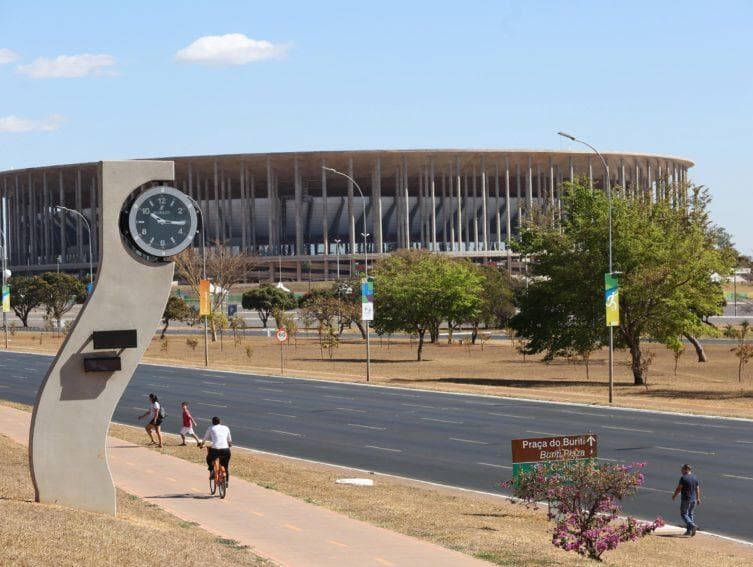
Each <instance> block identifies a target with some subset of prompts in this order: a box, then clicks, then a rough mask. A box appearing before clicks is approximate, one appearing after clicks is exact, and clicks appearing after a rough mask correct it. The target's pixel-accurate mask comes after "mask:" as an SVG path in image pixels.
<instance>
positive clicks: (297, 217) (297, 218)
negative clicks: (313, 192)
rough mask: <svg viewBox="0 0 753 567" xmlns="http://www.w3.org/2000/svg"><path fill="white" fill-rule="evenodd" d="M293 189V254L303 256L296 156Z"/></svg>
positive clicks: (301, 184) (301, 217)
mask: <svg viewBox="0 0 753 567" xmlns="http://www.w3.org/2000/svg"><path fill="white" fill-rule="evenodd" d="M293 188H294V191H295V203H294V214H295V253H296V255H298V256H300V255H302V254H303V181H302V179H301V168H300V167H299V165H298V156H296V157H295V158H293ZM298 279H300V277H299V278H298Z"/></svg>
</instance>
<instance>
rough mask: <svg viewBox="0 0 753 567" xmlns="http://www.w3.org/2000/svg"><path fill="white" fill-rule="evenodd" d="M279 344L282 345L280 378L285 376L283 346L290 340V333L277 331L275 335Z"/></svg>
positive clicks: (283, 330) (281, 330) (282, 330)
mask: <svg viewBox="0 0 753 567" xmlns="http://www.w3.org/2000/svg"><path fill="white" fill-rule="evenodd" d="M275 338H276V339H277V342H278V343H280V376H285V357H284V355H283V350H282V349H283V345H285V342H286V341H287V340H288V332H287V331H286V330H285V329H277V332H276V333H275Z"/></svg>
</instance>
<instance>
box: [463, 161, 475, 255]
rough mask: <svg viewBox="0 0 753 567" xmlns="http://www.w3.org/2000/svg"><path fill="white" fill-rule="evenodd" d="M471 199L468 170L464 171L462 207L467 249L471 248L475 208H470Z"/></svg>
mask: <svg viewBox="0 0 753 567" xmlns="http://www.w3.org/2000/svg"><path fill="white" fill-rule="evenodd" d="M469 203H470V199H469V198H468V172H466V171H463V200H462V207H463V208H464V209H465V215H463V234H464V235H465V249H468V248H469V244H470V241H471V231H470V227H471V213H472V212H473V209H471V210H470V211H469V210H468V209H469V207H470V204H469Z"/></svg>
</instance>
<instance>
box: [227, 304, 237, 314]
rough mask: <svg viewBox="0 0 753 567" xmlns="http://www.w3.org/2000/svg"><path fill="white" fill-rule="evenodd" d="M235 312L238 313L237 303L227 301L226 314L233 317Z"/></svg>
mask: <svg viewBox="0 0 753 567" xmlns="http://www.w3.org/2000/svg"><path fill="white" fill-rule="evenodd" d="M236 313H238V304H237V303H228V304H227V316H228V317H234V316H235V314H236Z"/></svg>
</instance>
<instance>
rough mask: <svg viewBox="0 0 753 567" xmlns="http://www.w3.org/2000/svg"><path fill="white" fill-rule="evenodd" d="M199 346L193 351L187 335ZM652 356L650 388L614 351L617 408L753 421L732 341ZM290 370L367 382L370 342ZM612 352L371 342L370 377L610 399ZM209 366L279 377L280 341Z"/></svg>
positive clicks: (747, 382)
mask: <svg viewBox="0 0 753 567" xmlns="http://www.w3.org/2000/svg"><path fill="white" fill-rule="evenodd" d="M191 338H194V339H196V340H198V341H199V342H198V345H197V346H196V347H195V348H191V347H190V346H189V345H188V344H187V342H186V341H187V340H189V339H191ZM202 340H203V337H202V336H200V335H196V336H193V337H191V336H186V335H168V337H167V340H166V341H160V340H159V339H158V338H156V337H155V338H154V339H153V340H152V343H151V345H150V346H149V349H148V350H147V353H146V356H145V361H146V362H154V363H165V364H173V365H184V366H203V364H204V354H203V343H202ZM61 341H62V339H61V338H59V337H52V336H51V335H49V334H43V333H26V332H16V333H15V335H14V336H13V337H12V343H11V348H12V349H15V350H41V351H47V352H54V351H56V350H57V349H58V348H59V346H60V344H61ZM647 346H648V348H649V351H650V352H651V353H652V354H653V356H654V359H653V363H652V364H651V367H650V371H649V375H648V385H647V386H645V387H644V386H640V387H637V386H633V385H632V375H631V374H630V368H629V357H628V355H627V353H626V352H622V351H617V352H616V353H615V384H616V388H615V400H616V405H619V406H630V407H640V408H649V409H662V410H671V411H680V412H692V413H704V414H715V415H726V416H737V417H748V418H753V364H751V365H750V366H748V367H747V368H746V369H745V370H744V372H743V379H742V381H738V378H737V358H735V356H734V355H733V354H732V353H731V352H730V348H731V345H729V344H719V343H713V342H709V343H707V344H706V345H705V348H706V353H707V355H708V357H709V362H706V363H698V362H697V361H696V357H695V353H694V351H693V349H692V347H690V346H688V348H687V349H686V351H685V353H684V354H683V355H682V356H681V357H680V359H679V361H678V364H677V371H676V374H675V368H674V366H675V361H674V358H673V356H672V353H671V352H670V351H668V350H667V349H665V348H664V347H662V346H661V345H658V344H651V345H647ZM283 349H284V353H283V354H284V362H285V370H284V372H285V374H286V375H288V376H300V377H311V378H324V379H328V380H347V381H363V380H364V370H365V364H364V356H365V354H364V353H365V348H364V342H363V341H361V340H356V339H353V338H352V336H351V338H349V339H347V340H344V341H343V342H342V343H341V344H340V346H339V347H337V348H336V349H334V352H333V358H332V359H330V358H329V356H328V354H327V353H326V352H323V351H322V349H321V348H320V346H319V342H318V340H316V339H315V338H299V339H297V340H293V341H291V343H290V344H288V345H285V346H284V347H283ZM606 355H607V353H606V350H602V351H601V352H598V353H594V355H593V357H592V359H591V361H590V364H589V372H588V375H587V374H586V367H585V365H584V364H583V363H582V362H581V361H574V362H569V361H566V360H556V361H554V362H552V363H550V364H545V363H542V362H541V360H540V359H539V358H536V357H525V359H524V357H522V356H521V355H520V354H519V353H518V352H517V351H516V349H515V348H514V346H513V345H511V344H510V342H509V341H489V342H487V343H486V344H485V345H484V346H483V347H482V346H481V345H475V346H470V347H468V346H464V345H460V344H453V345H447V344H439V345H426V347H425V350H424V358H425V360H424V361H423V362H420V363H419V362H416V360H415V358H416V345H415V342H413V343H412V342H411V341H408V340H397V339H386V338H385V339H381V338H378V337H374V338H372V342H371V358H372V366H371V379H372V382H373V383H377V384H384V385H389V386H400V387H407V388H424V389H432V390H443V391H454V392H472V393H479V394H488V395H498V396H517V397H526V398H539V399H548V400H557V401H574V402H581V403H599V404H600V403H606V400H607V388H606V380H607V365H606ZM210 366H211V367H213V368H223V369H228V370H240V371H244V372H259V373H269V374H279V373H280V347H279V345H278V343H277V342H276V340H275V339H274V338H269V339H268V338H262V337H244V338H239V339H238V340H234V339H233V337H232V335H225V337H224V339H223V341H222V345H220V343H219V341H218V342H217V343H213V344H211V348H210Z"/></svg>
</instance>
